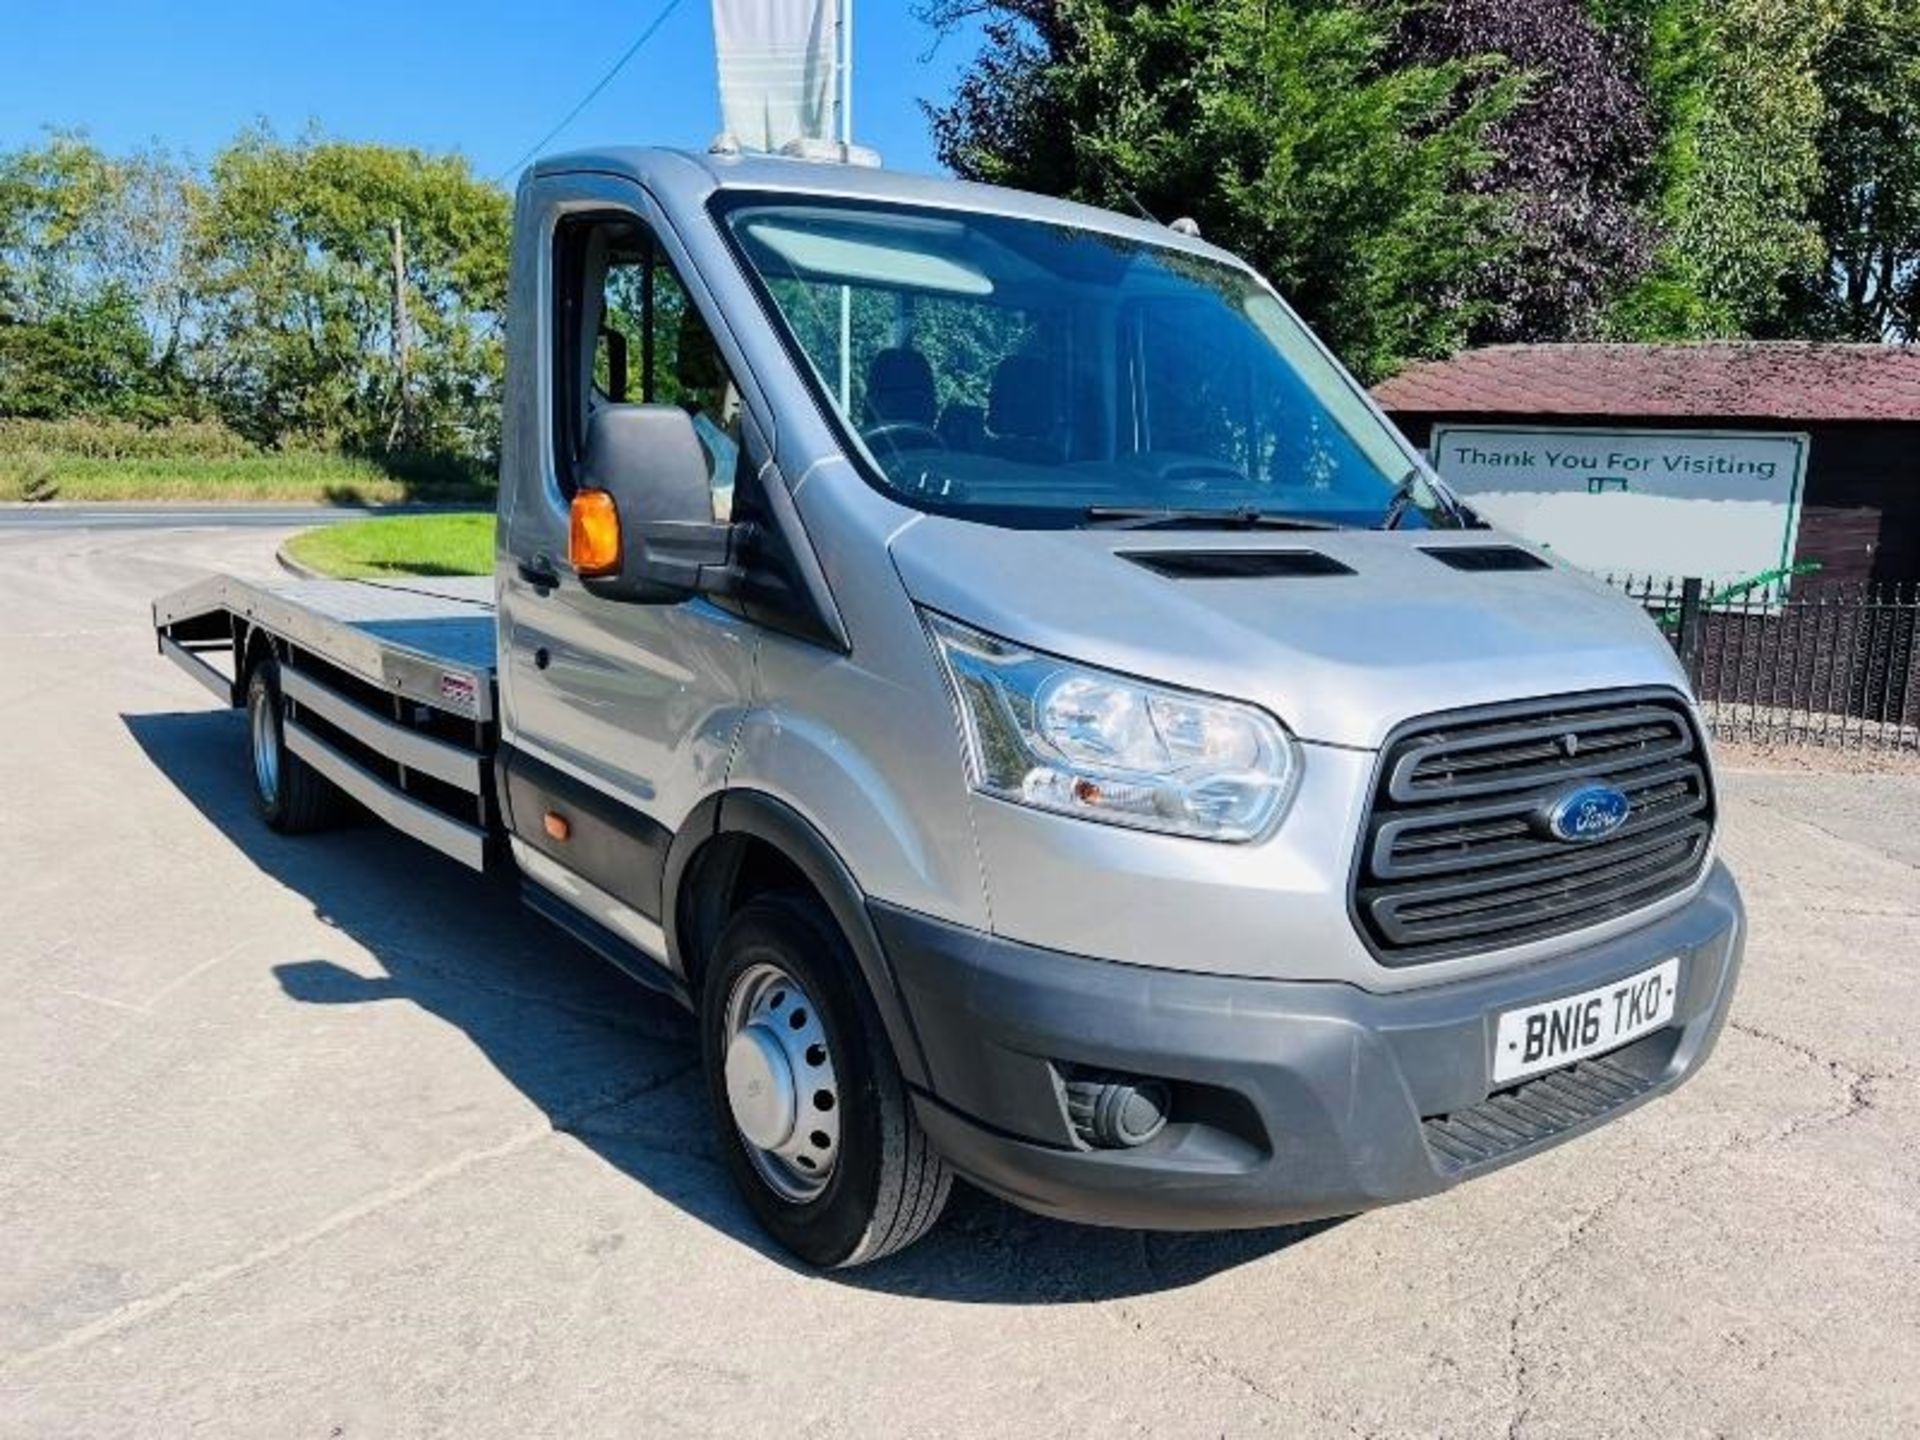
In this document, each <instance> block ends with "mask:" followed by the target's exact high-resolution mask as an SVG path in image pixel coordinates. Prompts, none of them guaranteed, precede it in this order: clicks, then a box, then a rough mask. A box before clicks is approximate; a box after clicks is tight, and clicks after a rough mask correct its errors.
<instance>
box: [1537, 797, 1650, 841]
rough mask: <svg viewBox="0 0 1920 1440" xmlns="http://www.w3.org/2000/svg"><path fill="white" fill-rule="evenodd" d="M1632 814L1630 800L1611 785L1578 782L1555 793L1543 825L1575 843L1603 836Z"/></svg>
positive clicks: (1609, 833) (1614, 829)
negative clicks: (1577, 784)
mask: <svg viewBox="0 0 1920 1440" xmlns="http://www.w3.org/2000/svg"><path fill="white" fill-rule="evenodd" d="M1632 814H1633V802H1632V801H1631V800H1629V799H1627V797H1626V796H1625V795H1623V794H1622V793H1621V792H1620V791H1618V790H1616V789H1614V788H1613V786H1611V785H1597V784H1590V785H1580V786H1576V787H1575V788H1574V789H1572V790H1566V791H1563V792H1561V793H1560V794H1559V795H1557V796H1555V797H1554V798H1553V800H1552V801H1551V802H1550V803H1549V804H1548V806H1547V813H1546V820H1547V829H1549V830H1550V831H1552V832H1553V834H1554V836H1555V837H1556V838H1558V839H1561V840H1572V841H1574V842H1576V843H1578V842H1581V841H1588V840H1604V839H1606V838H1607V836H1609V835H1611V834H1613V832H1614V831H1616V830H1618V829H1619V828H1620V827H1621V826H1622V825H1624V824H1626V823H1627V817H1628V816H1630V815H1632Z"/></svg>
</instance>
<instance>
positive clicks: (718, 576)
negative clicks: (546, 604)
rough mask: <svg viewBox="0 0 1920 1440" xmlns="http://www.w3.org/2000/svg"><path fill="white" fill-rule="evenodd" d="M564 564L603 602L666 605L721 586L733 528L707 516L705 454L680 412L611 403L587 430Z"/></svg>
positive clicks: (710, 498) (709, 510)
mask: <svg viewBox="0 0 1920 1440" xmlns="http://www.w3.org/2000/svg"><path fill="white" fill-rule="evenodd" d="M571 519H572V523H571V526H570V533H569V535H568V544H567V552H568V560H569V561H570V563H571V564H572V565H573V568H574V570H575V572H576V573H578V574H579V576H580V581H581V583H582V584H583V585H585V586H586V588H587V589H588V590H590V591H592V592H593V593H594V594H596V595H601V596H604V597H606V598H607V599H609V600H632V601H638V602H641V603H643V604H654V605H659V604H672V603H674V602H676V601H680V600H684V599H686V598H687V597H688V596H689V595H695V594H698V593H700V592H701V591H703V590H707V591H712V590H718V589H720V588H722V587H723V586H724V585H725V584H726V581H727V577H728V574H729V571H728V568H727V562H728V558H729V557H728V552H729V544H730V541H731V538H732V527H731V526H728V525H723V524H720V523H718V522H716V521H715V520H714V518H713V491H712V487H711V485H710V484H709V482H708V478H707V453H706V451H705V450H704V449H703V448H702V447H701V444H700V439H699V436H698V435H696V434H695V433H694V429H693V420H692V419H691V418H690V417H689V416H688V415H687V413H686V412H685V411H684V410H682V409H680V407H679V406H677V405H607V406H603V407H602V408H600V409H599V410H596V411H595V412H594V413H593V418H592V419H591V420H590V421H589V422H588V424H587V453H586V456H585V458H584V460H583V461H582V463H581V466H580V488H579V490H578V491H576V492H575V494H574V497H573V512H572V517H571Z"/></svg>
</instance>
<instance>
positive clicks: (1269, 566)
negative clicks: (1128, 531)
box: [1121, 550, 1353, 580]
mask: <svg viewBox="0 0 1920 1440" xmlns="http://www.w3.org/2000/svg"><path fill="white" fill-rule="evenodd" d="M1121 558H1122V559H1123V560H1131V561H1132V562H1133V563H1134V564H1136V565H1140V566H1144V567H1145V568H1146V569H1148V570H1151V571H1153V573H1154V574H1156V575H1164V576H1166V577H1167V578H1168V579H1169V580H1261V579H1267V578H1270V577H1272V576H1275V575H1292V576H1301V575H1351V574H1353V571H1351V570H1349V569H1348V568H1347V567H1346V566H1345V565H1342V564H1341V563H1340V562H1339V561H1338V560H1335V559H1332V558H1331V557H1329V556H1326V555H1322V554H1320V552H1319V551H1317V550H1132V551H1125V552H1122V554H1121Z"/></svg>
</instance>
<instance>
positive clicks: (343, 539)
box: [286, 514, 493, 580]
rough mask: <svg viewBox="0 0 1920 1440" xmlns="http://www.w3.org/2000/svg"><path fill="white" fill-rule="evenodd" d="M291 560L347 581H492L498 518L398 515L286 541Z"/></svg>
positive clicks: (322, 529)
mask: <svg viewBox="0 0 1920 1440" xmlns="http://www.w3.org/2000/svg"><path fill="white" fill-rule="evenodd" d="M286 551H287V554H288V556H289V557H291V558H292V559H294V560H296V561H298V562H299V563H300V564H302V565H305V566H307V567H308V568H309V569H313V570H318V571H320V572H321V573H322V574H323V575H337V576H339V577H341V578H342V579H348V580H378V579H392V578H393V577H395V576H399V575H490V574H492V573H493V516H492V515H490V514H472V515H395V516H391V517H388V518H383V519H379V520H349V521H347V522H345V523H344V524H340V525H323V526H321V527H320V528H319V529H318V530H306V531H302V532H301V533H300V534H298V535H295V536H294V537H293V538H292V539H290V540H289V541H287V544H286Z"/></svg>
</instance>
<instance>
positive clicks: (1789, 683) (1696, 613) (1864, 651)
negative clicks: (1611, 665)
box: [1609, 575, 1920, 750]
mask: <svg viewBox="0 0 1920 1440" xmlns="http://www.w3.org/2000/svg"><path fill="white" fill-rule="evenodd" d="M1609 583H1610V584H1613V585H1614V586H1616V587H1617V588H1618V589H1620V590H1622V591H1624V592H1625V593H1626V594H1627V595H1628V596H1630V597H1631V598H1632V599H1634V600H1637V601H1639V602H1640V603H1641V604H1642V605H1644V606H1645V607H1646V609H1647V611H1648V613H1649V614H1651V615H1652V616H1653V619H1654V623H1655V624H1657V625H1658V626H1659V627H1660V629H1661V631H1662V632H1663V633H1664V634H1665V635H1666V636H1667V638H1668V639H1669V640H1671V641H1672V642H1673V647H1674V650H1675V651H1676V652H1677V653H1678V654H1679V656H1680V659H1681V663H1682V664H1683V665H1685V667H1686V670H1687V673H1688V675H1689V676H1691V677H1692V679H1693V685H1694V691H1695V693H1696V694H1697V695H1699V697H1700V700H1701V703H1702V706H1703V708H1704V709H1705V710H1706V712H1707V717H1708V720H1709V721H1710V722H1711V724H1712V726H1713V731H1714V734H1715V736H1716V737H1717V738H1719V739H1723V740H1737V741H1745V742H1749V743H1753V744H1758V745H1828V746H1836V747H1840V748H1845V749H1871V750H1920V585H1916V584H1912V583H1900V584H1871V583H1867V584H1861V583H1839V582H1832V581H1823V580H1821V579H1820V578H1819V577H1818V576H1808V575H1802V576H1798V577H1790V578H1780V579H1770V580H1767V581H1766V582H1764V583H1759V584H1754V583H1751V582H1748V583H1743V584H1737V585H1721V586H1715V585H1714V584H1713V583H1711V582H1707V581H1701V580H1697V579H1695V580H1678V579H1672V580H1647V579H1635V578H1631V577H1628V578H1620V577H1609Z"/></svg>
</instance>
